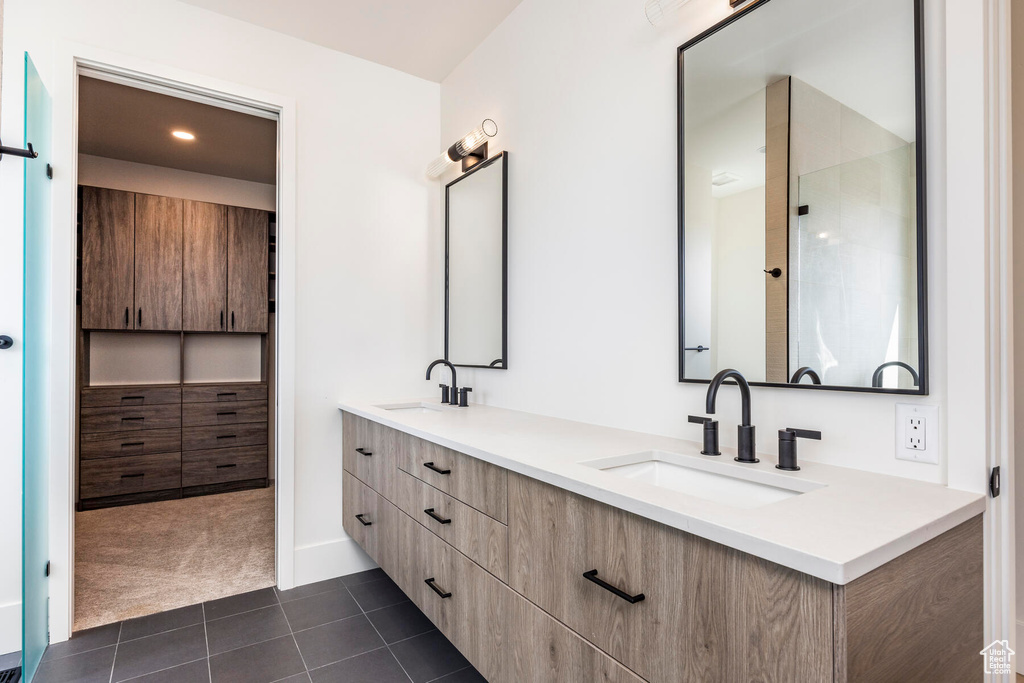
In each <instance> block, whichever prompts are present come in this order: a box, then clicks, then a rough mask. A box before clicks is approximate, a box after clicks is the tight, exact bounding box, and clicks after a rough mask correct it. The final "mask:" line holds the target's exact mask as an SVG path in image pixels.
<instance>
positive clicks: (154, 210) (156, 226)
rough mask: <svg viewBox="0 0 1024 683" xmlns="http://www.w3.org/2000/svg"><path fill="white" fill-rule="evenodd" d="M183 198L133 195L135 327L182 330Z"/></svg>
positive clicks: (138, 328)
mask: <svg viewBox="0 0 1024 683" xmlns="http://www.w3.org/2000/svg"><path fill="white" fill-rule="evenodd" d="M181 249H182V200H180V199H173V198H171V197H157V196H154V195H148V194H136V195H135V329H137V330H161V331H162V330H168V331H179V330H181V266H182V262H181Z"/></svg>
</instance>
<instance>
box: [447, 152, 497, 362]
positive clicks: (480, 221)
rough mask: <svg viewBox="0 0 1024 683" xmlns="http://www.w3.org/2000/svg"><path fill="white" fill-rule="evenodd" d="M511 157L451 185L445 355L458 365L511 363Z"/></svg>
mask: <svg viewBox="0 0 1024 683" xmlns="http://www.w3.org/2000/svg"><path fill="white" fill-rule="evenodd" d="M507 160H508V155H507V153H503V154H501V155H498V156H495V157H493V158H492V159H490V160H488V161H486V162H484V163H482V164H480V165H479V166H478V167H476V168H474V169H473V170H471V171H470V172H468V173H467V174H466V175H464V176H462V177H460V178H458V179H457V180H455V181H453V182H452V183H450V184H449V185H448V187H447V188H446V212H447V213H446V215H447V228H446V234H447V249H446V251H447V269H446V272H447V299H446V304H447V306H446V328H445V330H446V338H445V357H446V358H447V359H448V360H449V361H451V362H452V363H454V364H455V365H463V366H476V367H498V368H505V367H507V358H506V355H507V354H506V330H505V244H506V229H507V225H506V216H507V211H506V167H507Z"/></svg>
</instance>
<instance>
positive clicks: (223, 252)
mask: <svg viewBox="0 0 1024 683" xmlns="http://www.w3.org/2000/svg"><path fill="white" fill-rule="evenodd" d="M184 216H185V217H184V233H185V244H184V253H185V260H184V270H183V273H182V298H183V302H184V303H183V306H182V325H183V327H184V330H185V331H186V332H222V331H224V330H226V329H227V314H228V311H227V292H228V209H227V207H226V206H221V205H219V204H208V203H206V202H192V201H186V202H185V203H184Z"/></svg>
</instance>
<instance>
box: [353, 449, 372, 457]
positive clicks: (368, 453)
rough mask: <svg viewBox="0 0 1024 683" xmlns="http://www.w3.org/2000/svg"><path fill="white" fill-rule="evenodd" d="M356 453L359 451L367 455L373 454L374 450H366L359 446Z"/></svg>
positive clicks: (360, 453)
mask: <svg viewBox="0 0 1024 683" xmlns="http://www.w3.org/2000/svg"><path fill="white" fill-rule="evenodd" d="M356 453H358V454H359V455H365V456H371V455H373V452H372V451H368V450H366V449H365V448H357V449H356Z"/></svg>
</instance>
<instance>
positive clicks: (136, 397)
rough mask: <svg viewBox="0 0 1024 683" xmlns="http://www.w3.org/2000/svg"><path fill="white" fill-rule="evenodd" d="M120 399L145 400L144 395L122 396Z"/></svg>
mask: <svg viewBox="0 0 1024 683" xmlns="http://www.w3.org/2000/svg"><path fill="white" fill-rule="evenodd" d="M121 400H122V401H145V400H146V397H145V396H122V397H121Z"/></svg>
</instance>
